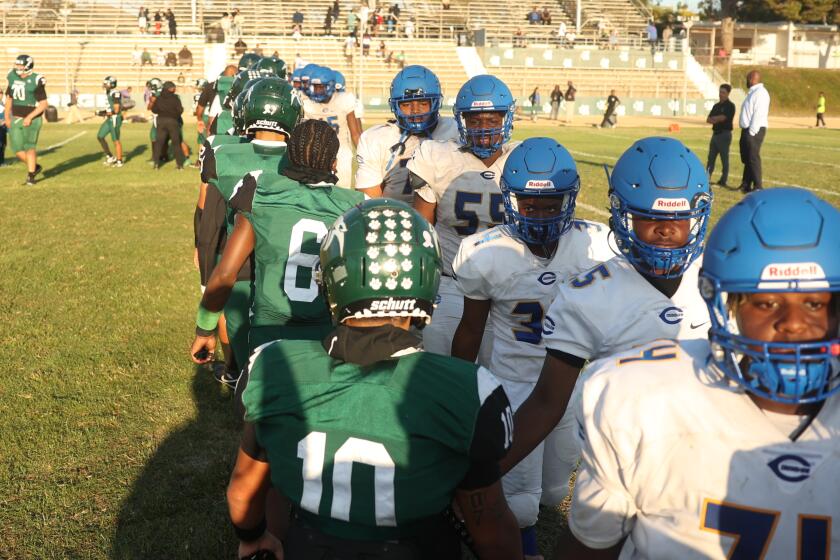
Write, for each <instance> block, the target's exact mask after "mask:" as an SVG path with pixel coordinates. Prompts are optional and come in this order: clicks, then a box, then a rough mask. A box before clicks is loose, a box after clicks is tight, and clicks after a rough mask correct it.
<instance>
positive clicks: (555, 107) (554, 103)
mask: <svg viewBox="0 0 840 560" xmlns="http://www.w3.org/2000/svg"><path fill="white" fill-rule="evenodd" d="M562 103H563V90H562V89H560V84H554V89H553V90H551V115H550V116H549V118H550V119H551V120H553V121H556V120H557V116H558V115H559V114H560V105H561V104H562Z"/></svg>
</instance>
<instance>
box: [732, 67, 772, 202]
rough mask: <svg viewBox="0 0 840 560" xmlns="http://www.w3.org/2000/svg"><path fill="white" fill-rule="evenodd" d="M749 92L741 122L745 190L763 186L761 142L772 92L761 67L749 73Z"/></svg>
mask: <svg viewBox="0 0 840 560" xmlns="http://www.w3.org/2000/svg"><path fill="white" fill-rule="evenodd" d="M747 88H749V89H748V91H747V96H746V97H745V98H744V102H743V103H741V114H740V115H738V121H739V124H740V126H741V139H740V141H739V147H740V148H741V163H743V164H744V175H743V177H742V179H741V185H740V189H741V191H743V192H744V193H748V192H751V191H755V190H761V189H762V188H763V185H762V182H761V145H762V144H763V143H764V135H765V134H766V133H767V119H768V117H769V116H770V94H769V93H768V92H767V88H765V87H764V84H762V83H761V74H760V73H759V71H758V70H750V72H749V73H748V74H747Z"/></svg>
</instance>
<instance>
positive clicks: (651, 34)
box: [645, 20, 659, 54]
mask: <svg viewBox="0 0 840 560" xmlns="http://www.w3.org/2000/svg"><path fill="white" fill-rule="evenodd" d="M645 31H646V32H647V41H648V44H649V45H650V52H651V54H653V53H655V52H656V41H657V39H658V38H659V34H658V32H657V31H656V26H655V25H653V20H649V21H648V24H647V27H646V28H645Z"/></svg>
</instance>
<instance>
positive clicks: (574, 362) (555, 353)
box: [545, 348, 586, 369]
mask: <svg viewBox="0 0 840 560" xmlns="http://www.w3.org/2000/svg"><path fill="white" fill-rule="evenodd" d="M545 351H546V353H547V354H548V355H549V356H551V357H552V358H557V359H558V360H560V361H561V362H563V363H564V364H566V365H568V366H571V367H573V368H575V369H582V368H583V366H584V364H585V363H586V360H585V359H583V358H580V357H578V356H575V355H574V354H568V353H566V352H563V351H561V350H554V349H552V348H546V349H545Z"/></svg>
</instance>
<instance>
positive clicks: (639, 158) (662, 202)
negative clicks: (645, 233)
mask: <svg viewBox="0 0 840 560" xmlns="http://www.w3.org/2000/svg"><path fill="white" fill-rule="evenodd" d="M609 183H610V192H609V196H610V213H611V218H610V226H611V227H612V231H613V235H615V240H616V244H617V245H618V249H619V251H621V253H622V254H623V255H624V256H625V257H627V260H629V261H630V262H631V263H632V264H633V266H634V267H636V269H637V270H639V271H641V272H644V273H645V274H647V275H648V276H658V277H661V278H674V277H677V276H682V274H683V273H684V272H685V271H686V269H688V267H689V265H690V264H691V263H692V262H694V260H695V259H696V258H697V257H699V256H700V254H701V253H702V252H703V241H704V240H705V238H706V228H707V227H708V223H709V216H710V214H711V211H712V191H711V189H710V188H709V178H708V176H707V175H706V169H705V168H704V167H703V164H702V163H700V160H699V159H697V156H696V155H694V153H693V152H692V151H691V150H689V149H688V148H687V147H686V146H685V145H684V144H683V143H682V142H680V141H679V140H676V139H673V138H663V137H658V136H652V137H649V138H643V139H641V140H638V141H636V142H635V143H634V144H633V145H632V146H630V148H628V149H627V151H625V152H624V153H623V154H622V155H621V157H620V158H619V159H618V161H617V162H616V164H615V167H614V168H613V170H612V174H611V175H610V176H609ZM634 216H636V217H639V218H644V219H649V220H690V221H691V226H690V230H689V236H688V242H687V243H686V244H685V245H684V246H683V247H676V248H666V247H658V246H656V245H651V244H649V243H645V242H643V241H642V240H641V239H639V237H638V236H637V235H636V233H635V231H634V230H633V217H634Z"/></svg>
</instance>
